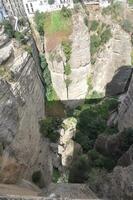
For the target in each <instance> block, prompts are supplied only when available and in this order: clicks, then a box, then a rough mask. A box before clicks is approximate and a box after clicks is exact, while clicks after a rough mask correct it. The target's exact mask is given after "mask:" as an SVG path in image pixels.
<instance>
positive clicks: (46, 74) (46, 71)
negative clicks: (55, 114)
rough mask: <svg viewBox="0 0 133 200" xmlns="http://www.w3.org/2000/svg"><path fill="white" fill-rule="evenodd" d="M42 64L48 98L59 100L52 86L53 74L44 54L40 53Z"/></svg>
mask: <svg viewBox="0 0 133 200" xmlns="http://www.w3.org/2000/svg"><path fill="white" fill-rule="evenodd" d="M40 65H41V69H42V73H43V79H44V83H45V87H46V98H47V100H48V101H54V100H57V99H58V97H57V94H56V92H55V90H54V88H53V86H52V80H51V74H50V71H49V68H48V63H47V61H46V58H45V56H44V54H40Z"/></svg>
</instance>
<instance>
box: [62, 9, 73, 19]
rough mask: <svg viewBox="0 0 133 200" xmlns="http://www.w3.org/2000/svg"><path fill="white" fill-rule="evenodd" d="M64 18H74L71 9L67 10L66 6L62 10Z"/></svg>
mask: <svg viewBox="0 0 133 200" xmlns="http://www.w3.org/2000/svg"><path fill="white" fill-rule="evenodd" d="M61 13H62V16H63V17H65V18H70V17H71V16H72V12H71V10H70V9H67V8H66V7H65V6H63V7H62V9H61Z"/></svg>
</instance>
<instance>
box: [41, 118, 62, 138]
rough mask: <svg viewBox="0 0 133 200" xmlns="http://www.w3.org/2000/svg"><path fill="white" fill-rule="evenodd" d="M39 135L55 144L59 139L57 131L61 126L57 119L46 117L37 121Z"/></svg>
mask: <svg viewBox="0 0 133 200" xmlns="http://www.w3.org/2000/svg"><path fill="white" fill-rule="evenodd" d="M39 125H40V133H41V134H42V135H43V136H44V137H47V138H49V139H50V140H51V142H57V141H58V139H59V136H60V135H59V132H58V129H59V127H60V125H61V120H60V119H59V118H51V117H48V118H46V119H43V120H40V121H39Z"/></svg>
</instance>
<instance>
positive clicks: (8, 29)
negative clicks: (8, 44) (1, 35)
mask: <svg viewBox="0 0 133 200" xmlns="http://www.w3.org/2000/svg"><path fill="white" fill-rule="evenodd" d="M3 25H4V32H5V33H6V34H7V35H8V36H9V38H13V37H14V30H13V27H12V25H11V24H10V22H9V21H8V20H5V21H4V22H3Z"/></svg>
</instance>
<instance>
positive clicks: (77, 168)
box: [68, 155, 89, 183]
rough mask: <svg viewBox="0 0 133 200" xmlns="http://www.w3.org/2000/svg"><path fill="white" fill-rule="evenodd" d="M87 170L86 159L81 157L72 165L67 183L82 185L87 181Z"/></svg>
mask: <svg viewBox="0 0 133 200" xmlns="http://www.w3.org/2000/svg"><path fill="white" fill-rule="evenodd" d="M88 170H89V163H88V159H87V157H86V156H84V155H83V156H81V157H79V158H78V159H77V160H76V161H74V163H73V164H72V167H71V168H70V173H69V180H68V181H69V182H70V183H84V182H85V181H86V180H87V179H88Z"/></svg>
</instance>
